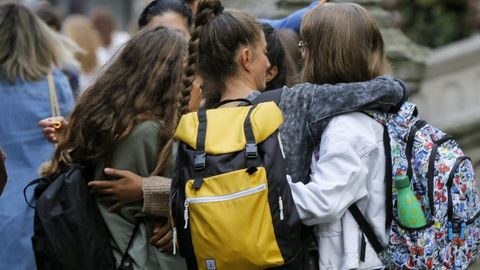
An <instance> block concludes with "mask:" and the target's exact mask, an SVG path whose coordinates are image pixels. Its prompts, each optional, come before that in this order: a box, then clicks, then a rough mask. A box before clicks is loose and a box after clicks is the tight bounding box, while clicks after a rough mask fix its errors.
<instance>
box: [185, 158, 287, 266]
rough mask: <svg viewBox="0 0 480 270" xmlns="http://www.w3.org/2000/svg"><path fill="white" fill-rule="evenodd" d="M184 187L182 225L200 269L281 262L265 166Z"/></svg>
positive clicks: (222, 175) (207, 179)
mask: <svg viewBox="0 0 480 270" xmlns="http://www.w3.org/2000/svg"><path fill="white" fill-rule="evenodd" d="M193 183H194V180H190V181H188V183H187V185H186V187H185V194H186V200H185V213H184V219H185V227H187V226H190V231H191V235H192V243H193V247H194V250H195V255H196V258H197V264H198V268H199V269H201V270H214V269H229V270H237V269H238V270H240V269H252V270H253V269H265V268H271V267H275V266H280V265H283V264H284V260H283V257H282V254H281V252H280V248H279V246H278V243H277V241H276V237H275V232H274V227H273V224H272V215H271V211H270V205H269V200H268V183H267V179H266V173H265V169H264V168H262V167H259V168H258V170H257V171H256V172H255V173H252V174H248V173H247V172H246V171H245V170H238V171H233V172H229V173H225V174H221V175H216V176H213V177H210V178H205V179H204V180H203V184H202V186H201V188H200V189H194V188H193Z"/></svg>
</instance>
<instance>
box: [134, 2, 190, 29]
mask: <svg viewBox="0 0 480 270" xmlns="http://www.w3.org/2000/svg"><path fill="white" fill-rule="evenodd" d="M168 11H173V12H176V13H178V14H180V15H182V16H183V17H184V18H185V19H186V20H187V24H188V25H187V28H190V27H191V26H192V24H193V15H192V10H191V9H190V7H189V6H188V5H187V4H186V3H185V2H183V1H181V0H154V1H152V2H150V4H148V5H147V6H146V7H145V8H144V9H143V11H142V13H141V14H140V17H139V18H138V28H139V29H141V28H143V27H145V26H146V25H147V24H148V23H149V22H150V20H151V19H152V18H153V17H155V16H158V15H162V14H163V13H165V12H168Z"/></svg>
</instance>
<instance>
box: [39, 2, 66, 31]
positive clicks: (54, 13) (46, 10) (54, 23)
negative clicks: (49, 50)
mask: <svg viewBox="0 0 480 270" xmlns="http://www.w3.org/2000/svg"><path fill="white" fill-rule="evenodd" d="M34 11H35V14H37V16H38V17H40V19H42V20H43V21H44V22H45V23H46V24H47V25H48V26H50V27H51V28H52V29H53V30H55V31H57V32H58V31H60V29H62V16H61V15H60V12H59V11H58V10H57V9H55V8H54V7H52V6H51V5H50V4H49V3H47V2H44V3H41V4H39V5H38V6H36V7H35V9H34Z"/></svg>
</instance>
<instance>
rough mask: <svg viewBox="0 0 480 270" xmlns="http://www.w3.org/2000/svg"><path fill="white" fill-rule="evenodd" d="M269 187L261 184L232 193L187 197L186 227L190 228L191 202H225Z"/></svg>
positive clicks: (184, 214)
mask: <svg viewBox="0 0 480 270" xmlns="http://www.w3.org/2000/svg"><path fill="white" fill-rule="evenodd" d="M266 189H267V185H266V184H261V185H259V186H256V187H253V188H249V189H245V190H242V191H239V192H235V193H232V194H228V195H222V196H214V197H198V198H186V199H185V204H184V207H185V211H184V213H183V218H184V220H185V227H184V229H187V228H188V206H189V205H190V204H198V203H211V202H223V201H230V200H235V199H238V198H242V197H245V196H248V195H252V194H255V193H259V192H262V191H264V190H266Z"/></svg>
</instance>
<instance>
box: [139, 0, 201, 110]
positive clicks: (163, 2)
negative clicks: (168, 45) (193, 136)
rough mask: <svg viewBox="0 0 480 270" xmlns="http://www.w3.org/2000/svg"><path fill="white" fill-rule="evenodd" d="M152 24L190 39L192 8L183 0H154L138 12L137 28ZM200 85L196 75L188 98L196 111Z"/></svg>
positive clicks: (198, 102) (198, 104) (191, 106)
mask: <svg viewBox="0 0 480 270" xmlns="http://www.w3.org/2000/svg"><path fill="white" fill-rule="evenodd" d="M153 25H155V26H164V27H168V28H170V29H173V30H175V31H178V32H180V33H182V34H183V35H184V36H185V38H187V39H190V28H191V27H192V25H193V14H192V10H191V9H190V6H189V5H188V4H186V3H185V2H184V1H183V0H154V1H152V2H150V3H149V4H148V5H147V6H146V7H145V8H144V9H143V11H142V13H141V14H140V16H139V18H138V29H142V28H144V27H147V26H153ZM200 85H201V79H200V77H197V78H196V80H195V82H194V89H193V90H192V96H191V99H190V109H191V110H193V111H196V110H197V109H198V107H199V106H200V103H201V99H202V93H201V89H200Z"/></svg>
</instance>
